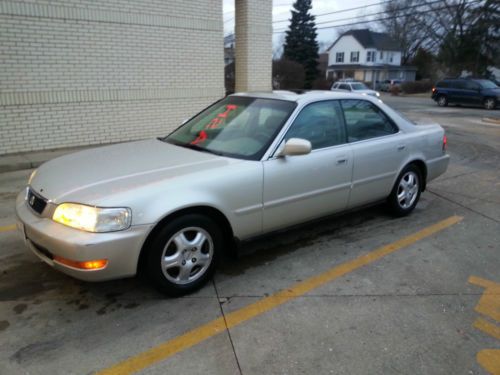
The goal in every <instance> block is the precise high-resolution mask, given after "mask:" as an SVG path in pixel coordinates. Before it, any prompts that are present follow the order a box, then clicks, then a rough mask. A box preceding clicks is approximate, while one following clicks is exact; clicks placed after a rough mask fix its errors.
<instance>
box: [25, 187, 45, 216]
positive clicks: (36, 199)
mask: <svg viewBox="0 0 500 375" xmlns="http://www.w3.org/2000/svg"><path fill="white" fill-rule="evenodd" d="M28 205H29V206H30V207H31V209H32V210H33V211H35V212H36V213H37V214H40V215H41V214H42V212H43V210H44V209H45V207H46V206H47V200H46V199H45V198H42V197H40V196H39V195H36V194H35V193H34V192H33V191H32V190H31V189H29V190H28Z"/></svg>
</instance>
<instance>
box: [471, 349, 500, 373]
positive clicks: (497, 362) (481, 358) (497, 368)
mask: <svg viewBox="0 0 500 375" xmlns="http://www.w3.org/2000/svg"><path fill="white" fill-rule="evenodd" d="M476 359H477V362H478V363H479V364H480V365H481V366H482V367H483V368H484V369H485V370H486V371H488V372H489V373H490V374H492V375H498V374H500V349H484V350H481V351H480V352H479V353H477V356H476Z"/></svg>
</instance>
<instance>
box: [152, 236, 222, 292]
mask: <svg viewBox="0 0 500 375" xmlns="http://www.w3.org/2000/svg"><path fill="white" fill-rule="evenodd" d="M213 256H214V243H213V240H212V237H211V236H210V234H209V233H208V232H207V231H206V230H204V229H203V228H199V227H189V228H184V229H181V230H180V231H178V232H177V233H175V234H174V235H173V236H172V237H171V238H170V239H169V240H168V242H167V244H166V246H165V247H164V249H163V253H162V257H161V269H162V271H163V275H164V276H165V277H166V278H167V279H168V280H169V281H170V282H172V283H174V284H178V285H183V284H188V283H192V282H193V281H195V280H197V279H199V278H200V277H201V276H203V274H205V272H206V271H207V269H208V268H209V267H210V264H211V263H212V259H213Z"/></svg>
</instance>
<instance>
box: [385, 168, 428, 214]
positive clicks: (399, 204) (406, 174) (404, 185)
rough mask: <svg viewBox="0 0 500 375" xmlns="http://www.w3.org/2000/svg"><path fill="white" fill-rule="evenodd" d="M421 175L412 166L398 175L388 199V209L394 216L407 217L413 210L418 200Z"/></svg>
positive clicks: (418, 170) (417, 169)
mask: <svg viewBox="0 0 500 375" xmlns="http://www.w3.org/2000/svg"><path fill="white" fill-rule="evenodd" d="M421 175H422V174H421V172H420V169H419V168H418V167H417V166H415V165H414V164H410V165H408V166H406V167H405V168H404V169H403V171H402V172H401V174H400V175H399V177H398V179H397V180H396V184H395V185H394V188H393V189H392V192H391V195H389V198H388V204H389V208H390V209H391V211H392V212H393V213H394V214H395V215H396V216H405V215H408V214H409V213H410V212H412V211H413V210H414V209H415V206H416V205H417V203H418V200H419V199H420V192H421V187H422V177H421Z"/></svg>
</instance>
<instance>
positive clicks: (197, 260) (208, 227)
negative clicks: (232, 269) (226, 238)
mask: <svg viewBox="0 0 500 375" xmlns="http://www.w3.org/2000/svg"><path fill="white" fill-rule="evenodd" d="M151 244H152V245H151V248H150V250H149V253H148V258H147V273H148V275H149V277H150V279H151V280H152V281H153V283H154V284H155V285H156V286H157V287H158V288H159V289H160V290H161V291H162V292H164V293H166V294H168V295H171V296H179V295H183V294H187V293H191V292H193V291H195V290H197V289H199V288H200V287H202V286H203V285H204V284H205V283H206V282H207V281H208V280H209V279H210V278H211V277H212V275H213V273H214V271H215V268H216V266H217V262H218V258H219V254H220V252H221V249H222V246H223V237H222V232H221V230H220V229H219V227H218V226H217V224H216V223H214V222H213V221H212V220H211V219H209V218H208V217H206V216H203V215H198V214H189V215H185V216H181V217H178V218H176V219H174V220H172V221H171V222H170V223H168V224H167V225H166V226H165V227H164V228H162V229H161V230H160V231H159V232H158V233H157V234H156V236H155V238H154V239H153V241H152V242H151Z"/></svg>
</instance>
